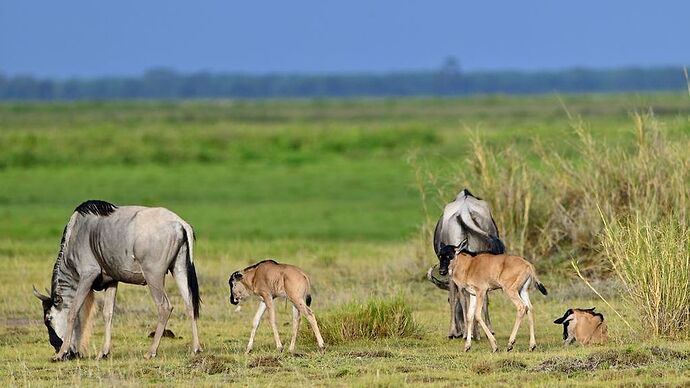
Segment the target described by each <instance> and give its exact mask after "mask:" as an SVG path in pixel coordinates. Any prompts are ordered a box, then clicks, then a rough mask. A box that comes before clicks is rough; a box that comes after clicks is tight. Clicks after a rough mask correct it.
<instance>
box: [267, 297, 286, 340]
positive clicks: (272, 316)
mask: <svg viewBox="0 0 690 388" xmlns="http://www.w3.org/2000/svg"><path fill="white" fill-rule="evenodd" d="M262 298H263V299H264V302H265V303H266V309H268V319H269V320H270V321H271V329H272V330H273V339H274V340H275V342H276V348H277V349H278V351H279V352H282V351H283V343H282V342H281V341H280V334H279V333H278V325H277V324H276V309H275V307H274V306H273V298H271V296H270V295H262Z"/></svg>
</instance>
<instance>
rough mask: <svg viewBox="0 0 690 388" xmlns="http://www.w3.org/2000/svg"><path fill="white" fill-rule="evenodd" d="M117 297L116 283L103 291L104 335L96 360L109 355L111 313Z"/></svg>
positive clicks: (111, 324) (111, 327) (111, 325)
mask: <svg viewBox="0 0 690 388" xmlns="http://www.w3.org/2000/svg"><path fill="white" fill-rule="evenodd" d="M116 295H117V283H113V284H112V285H110V286H108V288H106V289H105V299H104V300H103V321H105V335H104V341H103V350H101V354H100V355H99V356H98V359H99V360H100V359H103V358H107V357H108V355H110V349H111V347H112V346H111V342H110V340H111V335H112V329H113V311H114V310H115V297H116Z"/></svg>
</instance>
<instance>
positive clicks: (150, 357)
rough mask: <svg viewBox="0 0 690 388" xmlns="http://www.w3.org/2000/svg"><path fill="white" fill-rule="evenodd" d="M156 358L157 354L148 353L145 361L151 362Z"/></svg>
mask: <svg viewBox="0 0 690 388" xmlns="http://www.w3.org/2000/svg"><path fill="white" fill-rule="evenodd" d="M155 357H156V353H146V355H145V356H144V359H146V360H150V359H152V358H155Z"/></svg>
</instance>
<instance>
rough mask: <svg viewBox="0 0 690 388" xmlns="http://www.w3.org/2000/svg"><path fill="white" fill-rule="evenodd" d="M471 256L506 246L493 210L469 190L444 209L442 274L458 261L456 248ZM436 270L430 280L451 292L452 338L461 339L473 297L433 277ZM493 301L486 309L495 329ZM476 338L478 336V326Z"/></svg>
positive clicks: (439, 232) (439, 226)
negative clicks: (492, 316)
mask: <svg viewBox="0 0 690 388" xmlns="http://www.w3.org/2000/svg"><path fill="white" fill-rule="evenodd" d="M457 247H462V250H463V251H465V252H467V253H470V254H476V253H492V254H495V255H498V254H503V253H505V246H504V245H503V242H502V241H501V240H500V237H499V234H498V228H497V227H496V222H494V219H493V217H492V216H491V209H490V208H489V204H488V203H487V202H486V201H483V200H482V199H480V198H477V197H475V196H474V195H472V193H470V191H469V190H467V189H463V190H462V191H460V193H458V195H457V197H456V198H455V200H454V201H453V202H451V203H449V204H448V205H446V207H445V208H444V209H443V214H442V215H441V218H439V220H438V222H437V223H436V229H435V230H434V252H436V256H437V257H438V260H439V273H440V274H441V275H444V276H445V275H446V274H448V264H450V261H451V260H453V259H454V258H455V254H456V248H457ZM432 271H433V267H432V268H430V269H429V271H428V272H427V279H429V280H430V281H431V282H432V283H433V284H434V285H436V286H437V287H438V288H441V289H444V290H448V303H449V304H450V314H451V318H450V329H449V330H448V338H461V337H463V336H464V333H465V316H464V313H465V311H466V310H467V303H468V300H469V295H468V294H467V292H465V291H462V292H458V289H457V287H456V286H455V284H453V282H450V283H449V282H446V281H442V280H439V279H436V278H434V277H433V276H432ZM488 303H489V298H488V297H487V298H484V306H483V307H482V310H483V312H484V314H485V318H484V319H485V321H486V323H487V324H488V325H489V327H490V326H491V320H490V319H489V310H488ZM475 329H476V334H475V337H478V334H479V332H478V327H476V328H475Z"/></svg>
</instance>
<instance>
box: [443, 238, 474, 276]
mask: <svg viewBox="0 0 690 388" xmlns="http://www.w3.org/2000/svg"><path fill="white" fill-rule="evenodd" d="M466 246H467V243H464V244H460V245H443V246H442V247H441V249H439V250H438V262H439V267H438V273H439V274H441V275H442V276H446V275H448V266H449V265H450V262H451V260H453V259H455V256H457V255H458V253H459V252H461V251H462V250H463V248H464V247H466Z"/></svg>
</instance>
